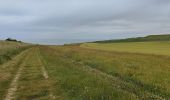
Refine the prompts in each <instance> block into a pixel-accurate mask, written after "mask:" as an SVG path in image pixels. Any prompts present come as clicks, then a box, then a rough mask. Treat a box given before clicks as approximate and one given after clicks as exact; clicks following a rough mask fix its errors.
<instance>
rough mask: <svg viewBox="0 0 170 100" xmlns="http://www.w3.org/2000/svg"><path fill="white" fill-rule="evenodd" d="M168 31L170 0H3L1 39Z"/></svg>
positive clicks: (97, 36)
mask: <svg viewBox="0 0 170 100" xmlns="http://www.w3.org/2000/svg"><path fill="white" fill-rule="evenodd" d="M168 33H170V0H0V39H5V38H7V37H11V38H16V39H19V40H23V41H29V42H37V43H41V42H42V41H43V40H49V41H50V40H52V41H53V42H55V41H61V40H63V41H64V40H67V41H68V40H74V39H77V40H105V39H118V38H127V37H138V36H146V35H149V34H168ZM44 43H45V41H44ZM56 43H57V42H56Z"/></svg>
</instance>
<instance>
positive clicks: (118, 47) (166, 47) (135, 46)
mask: <svg viewBox="0 0 170 100" xmlns="http://www.w3.org/2000/svg"><path fill="white" fill-rule="evenodd" d="M81 47H85V48H93V49H100V50H107V51H118V52H130V53H146V54H157V55H170V41H156V42H122V43H84V44H82V45H81Z"/></svg>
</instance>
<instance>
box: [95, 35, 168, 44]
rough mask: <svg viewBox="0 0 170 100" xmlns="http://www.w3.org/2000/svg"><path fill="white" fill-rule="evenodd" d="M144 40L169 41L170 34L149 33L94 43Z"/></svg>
mask: <svg viewBox="0 0 170 100" xmlns="http://www.w3.org/2000/svg"><path fill="white" fill-rule="evenodd" d="M144 41H170V34H165V35H149V36H146V37H137V38H127V39H118V40H105V41H96V42H95V43H117V42H144Z"/></svg>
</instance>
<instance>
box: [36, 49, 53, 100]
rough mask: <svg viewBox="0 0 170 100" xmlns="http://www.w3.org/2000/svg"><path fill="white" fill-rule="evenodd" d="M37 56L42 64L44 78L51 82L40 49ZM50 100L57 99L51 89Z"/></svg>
mask: <svg viewBox="0 0 170 100" xmlns="http://www.w3.org/2000/svg"><path fill="white" fill-rule="evenodd" d="M37 55H38V58H39V59H38V60H39V62H40V64H41V71H42V75H43V77H44V78H45V79H46V80H47V81H50V80H49V75H48V72H47V70H46V68H45V65H46V62H45V60H44V59H43V57H42V56H41V54H40V51H39V49H38V51H37ZM50 98H51V99H52V100H54V99H56V96H55V95H54V94H53V93H52V90H51V89H50Z"/></svg>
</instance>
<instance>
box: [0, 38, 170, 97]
mask: <svg viewBox="0 0 170 100" xmlns="http://www.w3.org/2000/svg"><path fill="white" fill-rule="evenodd" d="M118 44H119V45H118ZM96 45H97V46H96ZM114 47H115V48H114ZM160 47H162V48H164V49H161V48H160ZM168 47H169V42H166V41H164V42H133V43H132V42H131V43H102V44H100V43H84V44H77V45H65V46H48V45H46V46H45V45H36V46H31V47H29V48H27V49H25V50H23V51H22V52H20V53H18V54H17V55H16V56H13V57H12V59H11V60H9V61H7V62H4V63H3V64H1V65H0V100H169V99H170V78H169V76H170V62H169V61H170V56H169V49H168ZM132 48H133V49H132ZM141 49H142V50H141ZM131 50H133V51H134V52H130V51H131ZM151 51H152V52H151Z"/></svg>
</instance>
